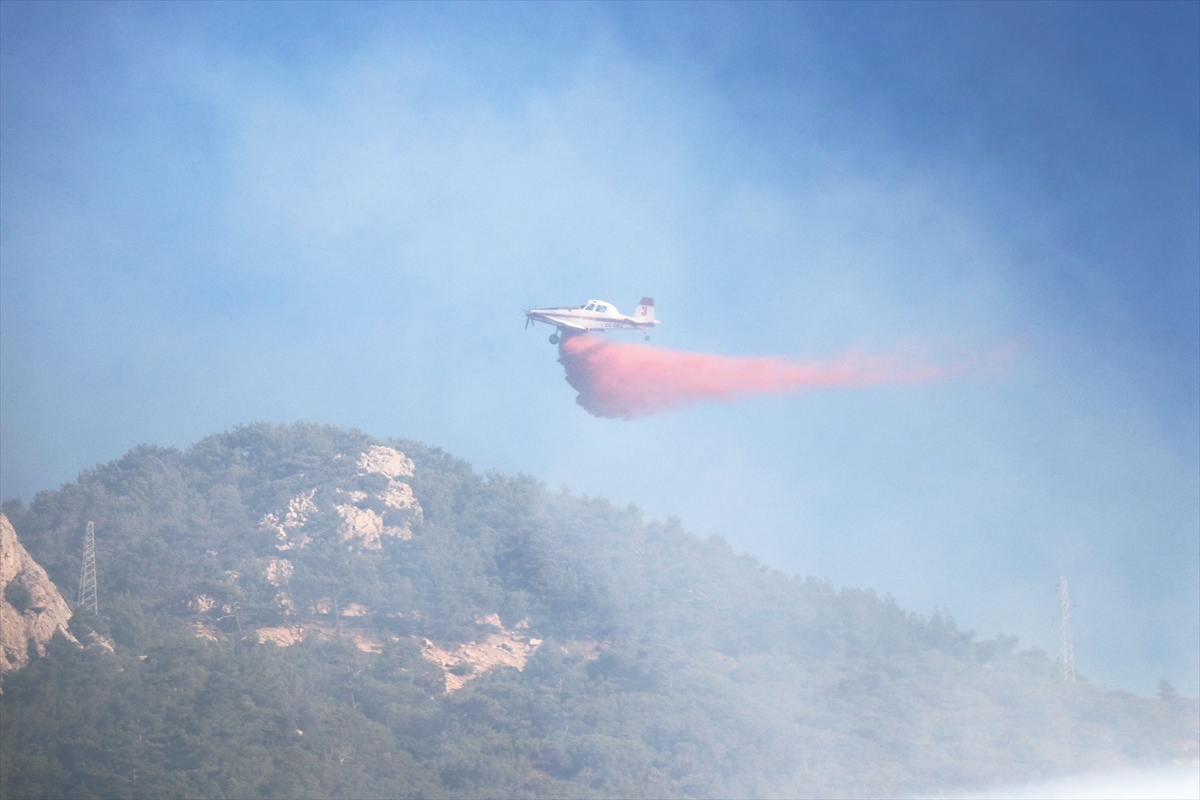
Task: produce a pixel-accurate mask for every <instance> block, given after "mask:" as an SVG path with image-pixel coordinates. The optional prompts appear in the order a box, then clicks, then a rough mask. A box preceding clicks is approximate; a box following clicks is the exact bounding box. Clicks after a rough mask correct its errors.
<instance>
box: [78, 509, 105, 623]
mask: <svg viewBox="0 0 1200 800" xmlns="http://www.w3.org/2000/svg"><path fill="white" fill-rule="evenodd" d="M79 608H83V609H87V610H89V611H91V612H92V613H94V614H98V613H100V606H99V604H97V602H96V523H94V522H92V521H91V520H88V524H87V532H86V533H85V534H84V535H83V569H81V570H80V571H79Z"/></svg>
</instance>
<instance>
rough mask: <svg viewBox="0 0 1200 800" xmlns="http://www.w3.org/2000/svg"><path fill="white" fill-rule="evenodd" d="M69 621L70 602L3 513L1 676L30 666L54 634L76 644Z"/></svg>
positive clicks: (0, 516) (0, 529)
mask: <svg viewBox="0 0 1200 800" xmlns="http://www.w3.org/2000/svg"><path fill="white" fill-rule="evenodd" d="M70 619H71V607H70V606H69V605H67V601H66V600H64V599H63V596H62V595H61V594H59V592H58V589H57V588H56V587H55V586H54V584H53V583H51V582H50V578H49V577H47V575H46V570H44V569H42V568H41V567H40V566H39V565H38V563H37V562H36V561H34V560H33V558H32V557H30V555H29V553H27V552H26V551H25V548H24V547H23V546H22V545H21V542H20V541H18V540H17V532H16V531H15V530H13V526H12V523H10V522H9V521H8V517H6V516H4V515H3V514H0V649H2V652H0V675H3V674H4V673H6V672H9V671H11V670H17V669H20V668H21V667H23V666H25V665H26V664H28V663H29V657H30V653H31V651H33V652H36V653H37V654H38V655H43V654H44V653H45V647H46V642H48V641H50V638H51V637H52V636H54V633H55V631H62V632H63V634H64V635H65V636H66V637H67V638H68V639H70V640H71V641H75V637H74V636H72V635H71V634H70V633H68V632H67V622H68V621H69V620H70Z"/></svg>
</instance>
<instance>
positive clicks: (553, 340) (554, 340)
mask: <svg viewBox="0 0 1200 800" xmlns="http://www.w3.org/2000/svg"><path fill="white" fill-rule="evenodd" d="M550 344H558V334H557V333H552V334H550Z"/></svg>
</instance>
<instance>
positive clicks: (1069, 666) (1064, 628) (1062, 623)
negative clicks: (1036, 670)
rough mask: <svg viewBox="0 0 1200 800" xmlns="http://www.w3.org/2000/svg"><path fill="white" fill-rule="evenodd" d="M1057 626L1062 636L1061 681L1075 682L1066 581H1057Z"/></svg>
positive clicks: (1060, 579)
mask: <svg viewBox="0 0 1200 800" xmlns="http://www.w3.org/2000/svg"><path fill="white" fill-rule="evenodd" d="M1058 626H1059V631H1060V634H1061V636H1062V653H1061V655H1060V658H1059V660H1060V663H1061V666H1062V679H1063V680H1064V681H1066V682H1067V683H1074V682H1075V648H1074V646H1072V644H1071V598H1070V597H1069V596H1068V595H1067V579H1066V578H1059V579H1058Z"/></svg>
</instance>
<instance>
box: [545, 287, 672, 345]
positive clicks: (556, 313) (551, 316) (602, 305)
mask: <svg viewBox="0 0 1200 800" xmlns="http://www.w3.org/2000/svg"><path fill="white" fill-rule="evenodd" d="M531 322H544V323H546V324H547V325H553V326H554V327H555V328H557V329H558V330H556V331H555V332H554V333H552V334H551V335H550V344H558V343H559V341H560V340H562V339H565V338H566V337H568V336H573V335H575V334H577V333H587V332H588V331H611V330H635V331H643V332H645V334H646V338H647V339H649V338H650V333H649V331H650V329H651V328H653V327H654V326H655V325H661V324H662V321H661V320H657V319H655V318H654V298H653V297H643V298H642V302H641V304H640V305H638V307H637V311H635V312H633V316H631V317H627V316H625V315H624V314H622V313H621V312H620V311H617V307H616V306H614V305H613V304H612V303H606V302H604V301H603V300H588V301H587V303H585V304H584V305H582V306H570V307H560V308H533V309H530V310H529V311H526V312H525V327H526V328H528V327H529V324H530V323H531Z"/></svg>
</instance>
